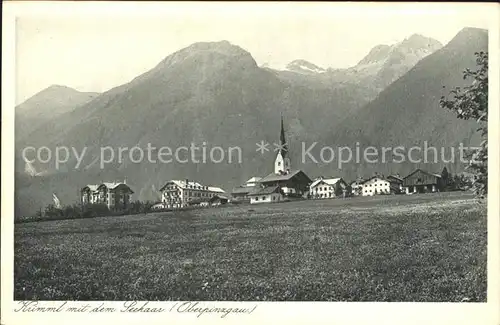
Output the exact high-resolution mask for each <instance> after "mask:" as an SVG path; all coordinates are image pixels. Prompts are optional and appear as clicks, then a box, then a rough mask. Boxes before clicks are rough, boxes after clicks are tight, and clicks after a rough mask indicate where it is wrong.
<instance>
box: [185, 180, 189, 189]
mask: <svg viewBox="0 0 500 325" xmlns="http://www.w3.org/2000/svg"><path fill="white" fill-rule="evenodd" d="M185 182H186V187H188V184H189V180H188V179H187V178H186V180H185Z"/></svg>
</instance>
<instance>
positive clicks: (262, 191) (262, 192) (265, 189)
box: [248, 185, 280, 195]
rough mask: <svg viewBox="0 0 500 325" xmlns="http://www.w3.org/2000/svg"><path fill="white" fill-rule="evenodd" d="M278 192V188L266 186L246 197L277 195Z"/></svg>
mask: <svg viewBox="0 0 500 325" xmlns="http://www.w3.org/2000/svg"><path fill="white" fill-rule="evenodd" d="M279 191H280V187H279V186H277V185H276V186H266V187H263V188H260V189H256V191H255V192H253V193H249V194H248V195H265V194H272V193H277V192H279Z"/></svg>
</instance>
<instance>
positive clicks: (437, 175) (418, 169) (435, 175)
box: [403, 168, 441, 179]
mask: <svg viewBox="0 0 500 325" xmlns="http://www.w3.org/2000/svg"><path fill="white" fill-rule="evenodd" d="M418 171H420V172H422V173H424V174H427V175H431V176H434V177H439V178H441V175H439V174H434V173H429V172H427V171H425V170H423V169H420V168H417V169H415V170H414V171H413V172H412V173H410V174H409V175H408V176H406V177H405V178H403V179H406V178H408V177H410V176H412V175H413V174H415V173H417V172H418Z"/></svg>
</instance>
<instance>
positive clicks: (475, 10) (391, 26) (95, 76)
mask: <svg viewBox="0 0 500 325" xmlns="http://www.w3.org/2000/svg"><path fill="white" fill-rule="evenodd" d="M125 7H126V6H121V7H120V8H121V10H116V9H117V8H116V7H115V9H114V10H113V8H106V9H109V10H100V11H99V12H98V13H97V12H96V11H95V8H94V9H93V10H94V11H92V10H90V9H89V10H83V9H84V8H82V9H81V10H76V9H75V7H71V8H70V9H67V8H66V10H61V12H60V14H49V13H48V12H47V11H45V12H43V11H42V12H37V11H34V12H30V13H29V14H26V15H18V16H17V19H16V35H15V39H16V46H15V50H16V90H17V92H16V103H17V104H19V103H21V102H23V101H24V100H26V99H27V98H29V97H30V96H32V95H34V94H35V93H37V92H39V91H41V90H43V89H45V88H47V87H49V86H51V85H54V84H57V85H65V86H69V87H72V88H75V89H77V90H79V91H96V92H104V91H106V90H109V89H111V88H113V87H116V86H119V85H121V84H124V83H126V82H129V81H130V80H132V79H133V78H134V77H136V76H138V75H139V74H141V73H143V72H146V71H147V70H149V69H151V68H153V67H154V66H155V65H156V64H157V63H158V62H160V61H161V60H162V59H164V58H165V57H166V56H168V55H169V54H171V53H173V52H175V51H177V50H179V49H182V48H184V47H186V46H188V45H190V44H192V43H195V42H200V41H221V40H227V41H229V42H231V43H232V44H235V45H238V46H240V47H242V48H244V49H245V50H247V51H249V52H250V53H251V54H252V56H253V57H254V59H255V60H256V62H257V64H259V65H263V64H267V65H269V66H270V67H272V68H277V69H280V68H283V67H284V66H285V65H286V64H287V63H289V62H291V61H293V60H295V59H305V60H307V61H310V62H312V63H314V64H316V65H319V66H321V67H324V68H328V67H331V68H347V67H350V66H353V65H356V63H357V62H358V61H360V60H361V59H362V58H363V57H364V56H365V55H366V54H367V53H368V52H369V51H370V49H371V48H373V47H374V46H376V45H378V44H389V45H390V44H394V43H396V42H400V41H402V40H404V39H405V38H407V37H409V36H410V35H412V34H415V33H417V34H421V35H424V36H427V37H432V38H435V39H437V40H438V41H440V42H441V43H443V44H446V43H447V42H449V41H450V40H451V39H452V38H453V37H454V36H455V35H456V34H457V33H458V32H459V31H460V30H461V29H462V28H463V27H466V26H469V27H480V28H488V26H487V25H486V23H485V22H484V14H485V10H488V9H489V8H485V7H481V6H476V7H472V6H468V5H466V4H464V5H460V4H453V6H446V5H443V6H437V5H436V6H435V7H434V6H433V5H432V4H428V3H424V4H423V5H420V6H417V7H415V6H413V7H412V6H405V5H404V4H402V3H400V4H396V5H392V6H391V7H390V8H388V7H386V6H385V7H384V6H373V5H368V3H365V4H361V6H360V4H357V5H355V6H354V5H353V6H351V5H337V4H335V3H316V4H314V5H307V4H305V3H302V4H290V3H288V4H273V5H266V4H263V3H259V4H255V3H254V4H252V3H249V4H239V5H234V4H233V5H225V6H220V5H215V4H213V5H212V6H206V5H202V4H200V3H198V4H195V5H193V4H191V6H189V5H187V4H186V5H180V4H177V5H176V6H175V7H173V6H171V5H169V4H168V3H163V4H162V7H161V8H160V7H158V6H156V7H155V8H156V9H155V8H149V9H147V10H146V7H147V6H141V7H140V8H138V7H129V9H128V10H125V9H124V8H125ZM264 9H267V10H264ZM51 12H54V11H51Z"/></svg>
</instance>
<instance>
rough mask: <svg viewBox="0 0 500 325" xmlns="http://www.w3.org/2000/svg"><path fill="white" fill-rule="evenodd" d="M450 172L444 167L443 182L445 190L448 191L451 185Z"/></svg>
mask: <svg viewBox="0 0 500 325" xmlns="http://www.w3.org/2000/svg"><path fill="white" fill-rule="evenodd" d="M450 178H451V177H450V173H448V169H447V168H446V167H443V170H442V171H441V182H442V186H443V191H447V190H448V189H449V185H450Z"/></svg>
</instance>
